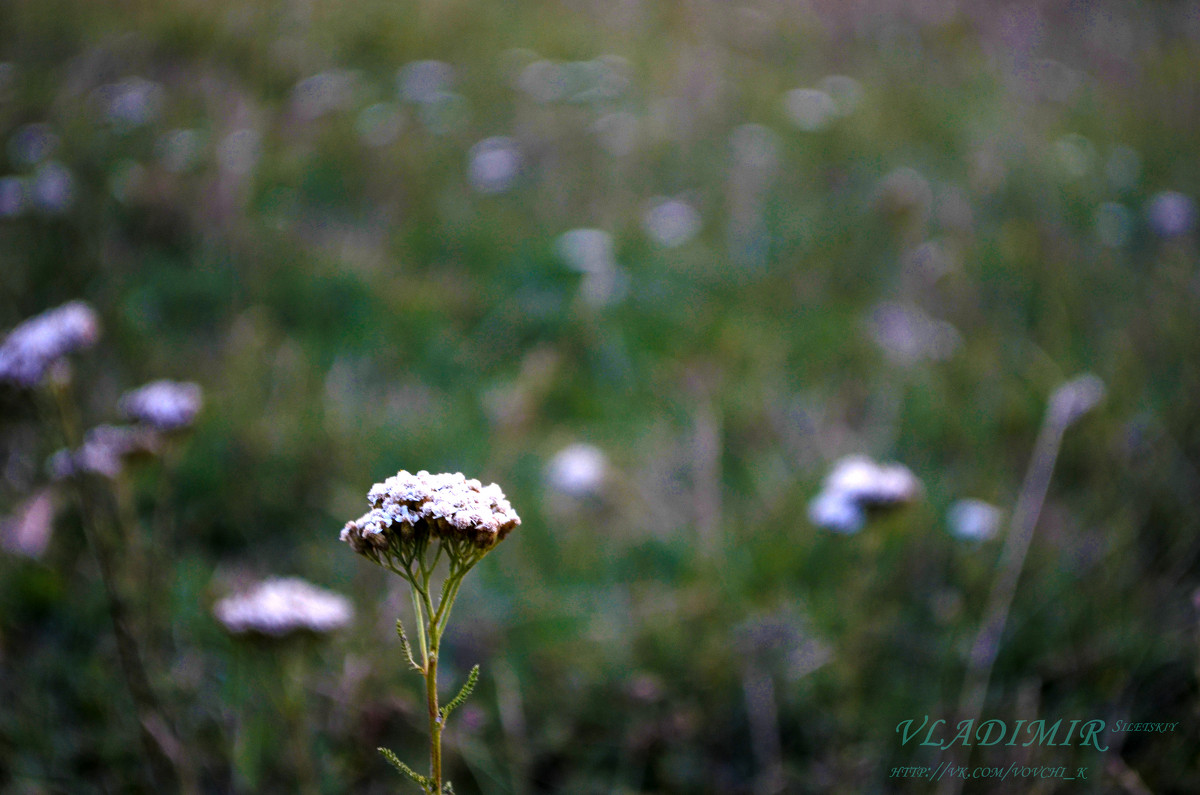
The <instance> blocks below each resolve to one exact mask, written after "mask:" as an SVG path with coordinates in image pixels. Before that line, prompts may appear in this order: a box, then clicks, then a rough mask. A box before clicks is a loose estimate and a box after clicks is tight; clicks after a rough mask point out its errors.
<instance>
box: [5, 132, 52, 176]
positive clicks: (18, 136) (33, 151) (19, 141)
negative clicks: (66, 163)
mask: <svg viewBox="0 0 1200 795" xmlns="http://www.w3.org/2000/svg"><path fill="white" fill-rule="evenodd" d="M58 143H59V139H58V136H57V135H55V134H54V131H53V130H51V129H50V125H49V124H41V123H38V124H26V125H24V126H23V127H19V128H17V131H16V132H14V133H13V134H12V137H10V138H9V139H8V156H9V157H10V158H12V161H13V163H15V164H17V165H20V166H32V165H36V164H38V163H40V162H42V161H43V160H45V159H46V158H47V157H49V156H50V155H52V154H54V151H55V150H56V149H58Z"/></svg>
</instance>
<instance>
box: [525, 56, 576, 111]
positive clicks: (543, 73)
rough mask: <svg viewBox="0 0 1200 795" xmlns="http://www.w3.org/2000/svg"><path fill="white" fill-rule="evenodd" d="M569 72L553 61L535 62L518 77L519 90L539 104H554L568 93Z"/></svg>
mask: <svg viewBox="0 0 1200 795" xmlns="http://www.w3.org/2000/svg"><path fill="white" fill-rule="evenodd" d="M567 85H568V80H567V72H566V70H565V69H564V68H563V66H562V65H561V64H557V63H555V62H553V61H534V62H533V63H531V64H529V65H528V66H526V67H525V68H524V69H522V70H521V73H520V74H519V75H518V76H517V88H519V89H520V90H521V91H523V92H525V93H526V94H528V95H529V96H530V97H531V98H532V99H534V100H536V101H537V102H554V101H555V100H559V99H562V98H563V97H564V96H565V95H566V92H567Z"/></svg>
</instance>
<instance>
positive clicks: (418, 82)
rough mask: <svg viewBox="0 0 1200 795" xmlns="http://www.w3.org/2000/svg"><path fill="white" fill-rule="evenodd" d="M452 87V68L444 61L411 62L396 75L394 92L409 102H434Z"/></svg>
mask: <svg viewBox="0 0 1200 795" xmlns="http://www.w3.org/2000/svg"><path fill="white" fill-rule="evenodd" d="M453 85H454V67H453V66H451V65H450V64H448V63H446V62H444V61H413V62H412V63H410V64H407V65H405V66H404V67H403V68H401V69H400V71H399V72H397V73H396V91H397V92H398V93H399V94H400V96H401V97H403V98H404V99H406V100H408V101H409V102H417V103H428V102H436V101H438V99H439V98H440V97H441V96H442V95H443V94H445V93H446V92H448V91H449V90H450V89H451V87H453Z"/></svg>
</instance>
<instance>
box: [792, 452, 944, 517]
mask: <svg viewBox="0 0 1200 795" xmlns="http://www.w3.org/2000/svg"><path fill="white" fill-rule="evenodd" d="M920 494H921V481H919V480H917V477H916V475H914V474H913V473H912V472H911V471H910V470H909V469H908V467H905V466H903V465H901V464H877V463H875V462H874V461H872V460H871V459H870V458H867V457H866V456H847V457H846V458H843V459H841V460H840V461H838V462H837V463H836V464H835V465H834V467H833V470H832V471H831V472H830V473H829V475H828V476H827V477H826V478H825V482H824V484H823V485H822V487H821V492H820V493H819V494H818V495H817V496H816V497H814V498H813V499H812V500H811V501H810V502H809V504H808V518H809V521H811V522H812V523H813V524H815V525H817V526H818V527H822V528H825V529H826V530H833V531H835V532H839V533H854V532H857V531H858V530H859V529H861V528H862V526H863V523H864V522H865V521H866V515H867V514H866V511H867V509H868V508H891V507H895V506H898V505H903V504H905V503H909V502H912V501H914V500H916V499H917V497H918V496H919V495H920Z"/></svg>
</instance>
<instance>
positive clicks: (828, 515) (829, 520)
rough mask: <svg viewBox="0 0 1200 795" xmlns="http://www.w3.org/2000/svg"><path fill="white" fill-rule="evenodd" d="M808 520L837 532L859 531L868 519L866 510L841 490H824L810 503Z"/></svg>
mask: <svg viewBox="0 0 1200 795" xmlns="http://www.w3.org/2000/svg"><path fill="white" fill-rule="evenodd" d="M808 521H810V522H812V523H813V524H814V525H816V526H817V527H821V528H824V529H826V530H832V531H834V532H835V533H846V534H847V535H848V534H851V533H857V532H858V531H859V530H861V529H862V527H863V525H864V524H865V523H866V521H867V514H866V511H864V510H863V509H862V507H860V506H859V505H858V503H856V502H854V500H852V499H850V498H849V497H847V496H846V495H845V494H842V493H840V492H831V491H822V492H821V493H820V494H818V495H817V496H816V497H814V498H813V499H812V500H811V501H810V502H809V503H808Z"/></svg>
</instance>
